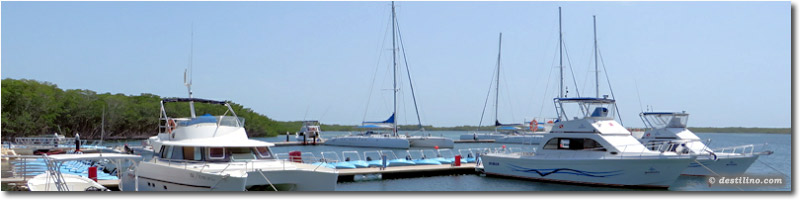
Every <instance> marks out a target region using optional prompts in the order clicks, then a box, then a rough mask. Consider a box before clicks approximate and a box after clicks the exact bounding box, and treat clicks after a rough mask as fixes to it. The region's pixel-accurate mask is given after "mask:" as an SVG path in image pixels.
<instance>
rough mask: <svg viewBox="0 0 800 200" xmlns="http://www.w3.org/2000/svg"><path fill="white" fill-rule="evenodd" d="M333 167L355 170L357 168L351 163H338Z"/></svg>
mask: <svg viewBox="0 0 800 200" xmlns="http://www.w3.org/2000/svg"><path fill="white" fill-rule="evenodd" d="M333 166H334V167H335V168H336V169H355V168H356V166H355V165H353V164H352V163H349V162H337V163H333Z"/></svg>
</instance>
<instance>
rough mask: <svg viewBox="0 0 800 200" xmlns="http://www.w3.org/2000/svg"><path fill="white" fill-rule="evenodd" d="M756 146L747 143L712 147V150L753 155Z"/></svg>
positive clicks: (720, 152)
mask: <svg viewBox="0 0 800 200" xmlns="http://www.w3.org/2000/svg"><path fill="white" fill-rule="evenodd" d="M755 146H756V145H753V144H747V145H740V146H732V147H722V148H717V149H712V150H711V151H713V152H715V153H719V154H724V153H730V154H742V155H752V154H753V153H754V151H755Z"/></svg>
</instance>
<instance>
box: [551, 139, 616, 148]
mask: <svg viewBox="0 0 800 200" xmlns="http://www.w3.org/2000/svg"><path fill="white" fill-rule="evenodd" d="M543 149H559V150H585V151H606V149H605V148H603V145H601V144H600V143H599V142H597V141H595V140H593V139H588V138H553V139H550V140H549V141H547V143H545V145H544V147H543Z"/></svg>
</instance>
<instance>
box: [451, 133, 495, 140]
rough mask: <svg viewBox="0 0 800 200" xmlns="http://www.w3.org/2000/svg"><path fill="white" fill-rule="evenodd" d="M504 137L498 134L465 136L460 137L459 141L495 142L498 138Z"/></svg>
mask: <svg viewBox="0 0 800 200" xmlns="http://www.w3.org/2000/svg"><path fill="white" fill-rule="evenodd" d="M504 137H506V136H505V135H499V134H466V135H461V136H460V137H459V139H461V140H497V139H500V138H504Z"/></svg>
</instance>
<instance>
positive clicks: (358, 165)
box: [348, 160, 370, 168]
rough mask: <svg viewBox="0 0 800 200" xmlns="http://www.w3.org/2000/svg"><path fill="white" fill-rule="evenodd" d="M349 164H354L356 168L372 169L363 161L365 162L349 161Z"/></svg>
mask: <svg viewBox="0 0 800 200" xmlns="http://www.w3.org/2000/svg"><path fill="white" fill-rule="evenodd" d="M348 163H350V164H353V165H354V166H356V168H367V167H370V164H369V163H367V161H363V160H353V161H348Z"/></svg>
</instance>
